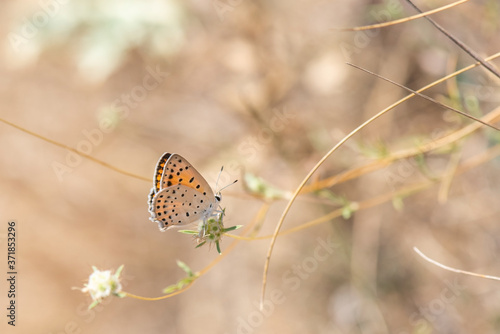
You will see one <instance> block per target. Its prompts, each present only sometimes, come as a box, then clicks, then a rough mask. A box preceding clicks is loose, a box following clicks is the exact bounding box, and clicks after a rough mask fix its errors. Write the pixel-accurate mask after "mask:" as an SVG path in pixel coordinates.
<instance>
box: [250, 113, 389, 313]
mask: <svg viewBox="0 0 500 334" xmlns="http://www.w3.org/2000/svg"><path fill="white" fill-rule="evenodd" d="M389 110H390V109H384V110H382V111H381V112H379V113H378V114H376V115H375V116H373V117H371V118H370V119H369V120H367V121H365V122H364V123H363V124H361V125H360V126H358V127H357V128H356V129H354V130H353V131H351V133H349V134H348V135H347V136H345V137H344V138H343V139H342V140H341V141H340V142H338V143H337V145H335V146H334V147H333V148H332V149H331V150H330V151H329V152H328V153H327V154H325V155H324V156H323V158H321V160H320V161H318V163H317V164H316V165H315V166H314V167H313V168H312V169H311V171H309V173H308V174H307V176H306V177H305V178H304V180H302V182H301V183H300V185H299V186H298V187H297V189H296V190H295V192H294V193H293V196H292V198H291V199H290V200H289V201H288V204H287V206H286V207H285V210H284V211H283V213H282V215H281V217H280V220H279V221H278V225H277V226H276V229H275V231H274V234H273V238H272V239H271V243H270V245H269V250H268V252H267V256H266V262H265V264H264V275H263V277H262V294H261V298H260V308H261V309H262V307H263V303H264V296H265V293H266V283H267V272H268V270H269V262H270V260H271V254H272V252H273V248H274V244H275V242H276V239H277V237H278V233H279V231H280V229H281V226H282V225H283V221H284V220H285V217H286V215H287V214H288V211H290V208H291V207H292V204H293V202H294V201H295V198H297V196H298V195H299V193H300V191H301V190H302V188H303V187H304V186H305V184H306V183H307V181H309V179H310V178H311V176H312V175H313V174H314V173H315V172H316V171H317V170H318V168H319V167H320V166H321V165H322V164H323V163H324V162H325V161H326V159H328V158H329V157H330V156H331V155H332V154H333V152H335V151H336V150H337V149H338V148H339V147H340V146H342V145H343V144H344V143H345V142H346V141H347V140H349V139H350V138H351V137H352V136H354V135H355V134H356V133H357V132H358V131H360V130H361V129H363V128H364V127H365V126H367V125H368V124H370V123H371V122H373V121H374V120H376V119H377V118H379V117H381V116H382V115H384V114H385V113H386V112H388V111H389Z"/></svg>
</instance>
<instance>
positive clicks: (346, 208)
mask: <svg viewBox="0 0 500 334" xmlns="http://www.w3.org/2000/svg"><path fill="white" fill-rule="evenodd" d="M351 216H352V209H351V207H350V206H344V207H343V208H342V218H344V219H349V218H351Z"/></svg>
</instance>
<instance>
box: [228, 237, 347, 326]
mask: <svg viewBox="0 0 500 334" xmlns="http://www.w3.org/2000/svg"><path fill="white" fill-rule="evenodd" d="M338 247H339V245H338V244H336V243H334V242H333V241H332V239H331V237H328V238H327V239H326V240H324V239H322V238H317V245H316V247H315V248H314V251H313V254H312V255H311V256H307V257H305V258H303V259H302V261H301V262H300V263H298V264H294V265H292V267H291V268H290V269H288V270H287V271H285V272H284V273H283V276H282V277H281V287H280V288H274V289H272V290H270V291H269V293H268V295H267V299H265V300H264V302H263V308H262V310H260V304H259V302H257V301H254V302H253V305H254V307H255V310H254V311H252V312H250V313H249V314H248V315H246V316H239V317H237V318H236V321H237V327H236V333H237V334H253V333H255V332H256V329H257V328H259V327H260V326H262V324H263V323H264V321H265V320H266V319H267V318H269V317H270V316H271V315H272V314H273V313H274V311H275V309H276V305H282V304H283V303H285V302H286V299H287V296H286V295H287V294H289V293H290V292H293V291H296V290H298V289H299V288H300V287H301V285H302V283H303V282H304V281H306V280H307V279H308V278H309V277H310V276H311V274H312V273H313V272H315V271H316V270H318V268H319V265H320V263H322V262H324V261H326V260H327V259H328V258H329V257H330V256H331V255H332V254H333V253H334V251H335V249H337V248H338Z"/></svg>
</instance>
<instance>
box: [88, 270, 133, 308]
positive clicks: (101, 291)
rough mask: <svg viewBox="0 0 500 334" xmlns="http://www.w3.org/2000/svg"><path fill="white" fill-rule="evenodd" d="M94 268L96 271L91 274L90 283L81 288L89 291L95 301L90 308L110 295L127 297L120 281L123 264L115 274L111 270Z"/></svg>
mask: <svg viewBox="0 0 500 334" xmlns="http://www.w3.org/2000/svg"><path fill="white" fill-rule="evenodd" d="M92 269H93V270H94V272H93V273H92V274H90V276H89V281H88V283H86V284H84V287H83V288H82V289H81V291H82V292H84V293H88V294H89V295H90V297H92V300H93V302H92V304H91V305H90V306H89V309H91V308H93V307H94V306H96V305H97V304H99V303H100V302H101V301H102V300H103V299H104V298H106V297H108V296H109V295H114V296H117V297H125V293H123V292H122V291H121V290H122V285H121V283H120V273H121V271H122V270H123V265H122V266H120V267H119V268H118V269H117V270H116V272H115V273H114V274H111V270H104V271H100V270H99V269H97V268H96V267H94V266H93V267H92Z"/></svg>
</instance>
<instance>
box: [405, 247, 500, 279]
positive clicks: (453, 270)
mask: <svg viewBox="0 0 500 334" xmlns="http://www.w3.org/2000/svg"><path fill="white" fill-rule="evenodd" d="M413 250H414V251H415V253H417V254H418V255H420V256H421V257H422V258H423V259H424V260H426V261H427V262H430V263H432V264H434V265H436V266H438V267H440V268H443V269H445V270H448V271H452V272H455V273H459V274H463V275H469V276H474V277H480V278H486V279H491V280H494V281H500V277H496V276H490V275H483V274H476V273H473V272H471V271H465V270H460V269H456V268H452V267H448V266H445V265H444V264H442V263H439V262H437V261H436V260H433V259H431V258H430V257H428V256H427V255H425V254H424V253H422V252H421V251H420V250H419V249H418V248H417V247H413Z"/></svg>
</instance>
